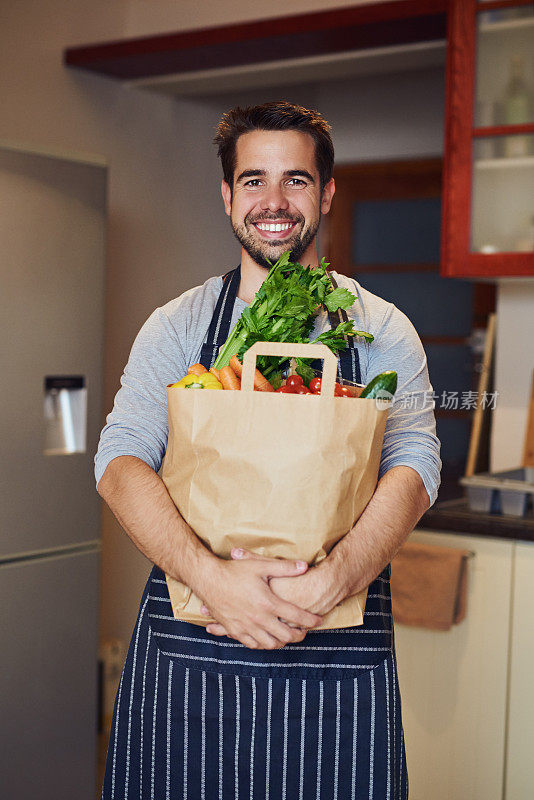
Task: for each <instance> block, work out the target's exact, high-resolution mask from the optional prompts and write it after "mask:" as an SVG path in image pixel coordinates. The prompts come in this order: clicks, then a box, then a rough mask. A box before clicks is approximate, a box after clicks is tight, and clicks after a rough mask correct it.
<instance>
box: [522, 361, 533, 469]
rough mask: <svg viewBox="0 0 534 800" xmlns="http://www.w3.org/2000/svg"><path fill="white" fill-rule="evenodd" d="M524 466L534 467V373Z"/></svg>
mask: <svg viewBox="0 0 534 800" xmlns="http://www.w3.org/2000/svg"><path fill="white" fill-rule="evenodd" d="M523 466H524V467H534V371H533V372H532V386H531V388H530V403H529V407H528V417H527V432H526V434H525V449H524V451H523Z"/></svg>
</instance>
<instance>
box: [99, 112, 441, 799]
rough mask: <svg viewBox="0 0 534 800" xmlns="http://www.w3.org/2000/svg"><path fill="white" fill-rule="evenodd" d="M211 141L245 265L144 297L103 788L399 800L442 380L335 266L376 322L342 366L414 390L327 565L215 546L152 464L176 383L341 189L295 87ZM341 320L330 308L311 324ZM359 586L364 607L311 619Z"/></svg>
mask: <svg viewBox="0 0 534 800" xmlns="http://www.w3.org/2000/svg"><path fill="white" fill-rule="evenodd" d="M215 142H216V144H217V146H218V151H219V156H220V158H221V163H222V167H223V181H222V185H221V191H222V197H223V201H224V208H225V211H226V213H227V214H228V216H229V217H230V220H231V224H232V229H233V231H234V234H235V236H236V237H237V239H238V241H239V242H240V244H241V261H240V265H239V266H238V267H237V268H236V269H233V270H231V271H230V272H227V273H226V274H225V275H224V276H218V277H214V278H210V279H209V280H208V281H206V283H205V284H203V286H199V287H196V288H195V289H191V290H189V291H188V292H186V293H185V294H183V295H182V296H181V297H179V298H177V299H176V300H171V301H170V302H169V303H167V305H165V306H163V307H162V308H159V309H156V311H155V312H154V313H153V314H152V315H151V317H150V318H149V319H148V321H147V322H146V323H145V325H144V326H143V328H142V329H141V331H140V333H139V335H138V336H137V338H136V341H135V343H134V345H133V347H132V351H131V354H130V358H129V361H128V364H127V365H126V368H125V371H124V375H123V377H122V381H121V383H122V386H121V389H120V391H119V392H118V394H117V396H116V398H115V405H114V408H113V411H112V413H111V414H110V415H109V417H108V419H107V425H106V427H105V428H104V430H103V431H102V435H101V440H100V445H99V449H98V453H97V455H96V458H95V467H96V469H95V472H96V478H97V484H98V491H99V493H100V494H101V496H102V497H103V498H104V499H105V500H106V502H107V503H108V505H109V506H110V508H111V509H112V511H113V512H114V514H115V515H116V517H117V519H118V520H119V522H120V523H121V525H122V526H123V528H124V529H125V531H126V532H127V534H128V535H129V536H130V538H131V539H132V541H133V542H134V543H135V544H136V546H137V547H138V548H139V549H140V550H141V552H143V553H144V554H145V555H146V556H147V557H148V558H149V559H150V560H151V561H152V562H153V564H154V568H153V570H152V572H151V574H150V577H149V579H148V582H147V585H146V587H145V591H144V593H143V596H142V599H141V607H140V612H139V617H138V621H137V624H136V627H135V630H134V634H133V636H132V641H131V644H130V649H129V652H128V656H127V659H126V663H125V666H124V670H123V674H122V678H121V682H120V686H119V691H118V694H117V699H116V704H115V713H114V718H113V726H112V734H111V738H110V745H109V749H108V759H107V764H106V777H105V781H104V787H103V792H102V797H103V798H112V797H117V798H119V797H120V798H121V800H122V798H141V797H152V798H154V797H158V798H159V797H162V798H163V797H166V798H175V800H197V799H198V798H201V800H205V799H206V798H207V799H208V800H211V798H219V799H220V800H221V798H222V800H230V798H232V800H235V798H238V797H243V798H244V797H246V798H253V797H256V798H267V797H269V798H270V800H281V799H282V798H287V800H289V799H290V798H291V800H296V798H300V799H301V800H302V799H303V798H311V797H313V798H315V800H326V798H333V797H339V798H351V800H363V798H365V800H372V798H377V800H386V798H387V799H388V800H404V798H406V797H407V796H408V781H407V773H406V763H405V757H404V742H403V732H402V723H401V713H400V696H399V690H398V681H397V673H396V662H395V651H394V640H393V624H392V617H391V600H390V590H389V577H390V567H389V562H390V560H391V558H392V557H393V555H394V554H395V552H396V551H397V550H398V548H399V547H400V545H401V544H402V543H403V541H404V540H405V539H406V537H407V535H408V534H409V532H410V531H411V530H412V528H413V526H414V525H415V523H416V522H417V520H418V519H419V517H420V516H421V515H422V513H423V512H424V511H425V509H426V508H428V505H429V503H432V502H434V500H435V498H436V494H437V488H438V484H439V467H440V461H439V442H438V440H437V439H436V436H435V423H434V418H433V412H432V409H431V408H430V406H429V405H428V404H427V405H426V406H424V404H423V402H422V399H423V398H425V397H427V396H428V393H429V392H431V391H432V388H431V386H430V383H429V380H428V372H427V368H426V358H425V354H424V352H423V349H422V347H421V343H420V341H419V338H418V336H417V334H416V332H415V330H414V329H413V326H412V325H411V324H410V322H409V321H408V320H407V318H406V317H405V316H404V315H403V314H402V313H401V312H400V311H399V310H398V309H396V308H395V307H394V306H393V305H391V304H390V303H387V302H385V301H384V300H381V299H380V298H379V297H376V296H374V295H372V294H371V293H370V292H367V291H366V290H365V289H364V288H363V287H361V286H359V284H357V283H356V282H355V281H354V280H352V279H350V278H347V277H345V276H342V275H339V274H338V273H336V272H333V273H332V279H333V281H334V282H337V283H338V284H339V285H341V286H346V287H347V288H349V289H350V290H351V291H352V292H353V293H354V294H356V295H357V297H358V299H357V301H356V303H355V304H354V306H353V307H352V308H351V309H349V310H348V312H347V313H348V317H349V319H352V320H353V321H354V323H355V327H356V328H357V329H360V330H361V329H363V330H368V331H370V332H371V333H372V334H373V335H374V337H375V340H374V341H373V342H372V343H371V344H367V343H365V342H362V343H360V342H355V341H352V340H350V341H348V342H347V345H348V346H347V350H346V351H345V352H344V353H343V355H342V357H341V358H340V371H341V373H342V375H343V377H344V378H347V379H350V380H353V381H356V382H364V383H366V382H367V381H368V380H369V379H370V378H372V377H373V376H374V375H376V374H377V373H379V372H382V371H384V370H386V369H395V370H396V371H397V372H398V375H399V393H409V394H410V395H411V397H412V402H411V403H410V404H403V403H402V402H400V401H396V402H395V403H393V406H392V408H391V411H390V414H389V417H388V422H387V426H386V432H385V437H384V446H383V451H382V458H381V465H380V474H379V482H378V485H377V488H376V491H375V493H374V495H373V497H372V499H371V501H370V502H369V504H368V506H367V508H366V509H365V511H364V513H363V514H362V516H361V517H360V519H359V520H358V521H357V522H356V524H355V525H354V527H353V528H352V530H350V531H348V532H347V534H346V536H345V537H344V538H343V539H342V540H341V541H340V542H339V543H338V544H337V545H336V547H334V548H333V549H332V550H331V552H330V553H329V555H328V556H327V558H325V559H324V560H323V561H322V562H321V563H320V564H318V565H317V566H313V567H309V565H307V564H306V563H303V562H300V561H297V562H294V561H286V560H284V559H269V558H263V557H261V556H259V555H257V554H254V553H250V552H248V551H246V550H244V549H236V550H234V551H233V552H232V559H231V560H224V559H220V558H218V557H217V556H216V555H214V554H213V553H212V552H211V551H209V550H207V549H206V548H205V547H204V545H203V544H202V542H201V541H200V540H199V539H198V537H197V536H196V535H195V532H194V531H193V530H192V529H191V528H190V527H189V526H188V525H187V524H186V523H185V521H184V520H183V518H182V517H181V516H180V514H179V512H178V510H177V509H176V507H175V506H174V504H173V502H172V500H171V498H170V497H169V495H168V493H167V490H166V488H165V485H164V484H163V482H162V481H161V479H160V478H159V477H158V475H157V472H158V470H159V468H160V466H161V462H162V459H163V456H164V453H165V449H166V444H167V436H168V427H167V408H166V391H165V387H166V385H167V384H169V383H172V382H174V381H175V380H176V379H177V378H179V377H180V376H182V375H183V374H185V372H186V370H187V367H188V366H189V365H190V364H193V363H195V362H198V361H201V362H202V363H203V364H204V365H205V366H206V368H209V367H210V366H211V364H212V363H213V361H214V360H215V357H216V355H217V352H218V349H219V347H220V346H221V345H222V344H223V343H224V341H225V340H226V338H227V335H228V332H229V330H230V327H231V326H232V325H233V323H235V321H236V320H237V319H238V318H239V316H240V314H241V312H242V311H243V309H244V308H246V306H247V303H250V302H251V301H252V299H253V297H254V295H255V293H256V291H257V290H258V289H259V287H260V286H261V284H262V282H263V280H264V279H265V277H266V274H267V270H268V268H269V266H270V263H269V262H271V261H273V262H274V261H275V260H276V259H277V258H278V257H279V256H280V255H281V254H282V253H283V252H285V251H287V250H290V251H291V254H292V257H293V259H296V260H299V261H300V262H301V263H304V264H305V265H308V264H310V265H311V266H312V267H313V266H317V263H318V258H317V248H316V235H317V231H318V229H319V225H320V220H321V217H322V215H323V214H326V213H328V211H329V209H330V205H331V202H332V198H333V196H334V191H335V185H334V180H333V178H332V170H333V161H334V151H333V146H332V140H331V138H330V133H329V126H328V124H327V123H326V121H325V120H324V119H323V118H322V117H321V115H320V114H318V113H317V112H316V111H310V110H309V109H305V108H301V107H299V106H294V105H292V104H290V103H287V102H277V103H266V104H264V105H261V106H254V107H252V108H246V109H241V108H236V109H232V110H231V111H229V112H228V113H227V114H225V115H224V116H223V118H222V120H221V122H220V124H219V126H218V131H217V136H216V139H215ZM338 321H339V320H338V319H337V317H335V315H332V318H329V316H328V315H327V314H326V312H324V313H321V314H319V315H318V317H317V320H316V326H315V335H317V334H318V333H320V332H321V331H322V330H325V329H327V328H329V327H331V326H332V325H333V324H337V322H338ZM273 534H276V531H273ZM165 573H167V574H169V575H171V576H173V577H175V578H177V579H178V580H180V581H182V582H183V583H185V584H186V585H187V586H190V587H191V589H192V590H193V592H194V593H195V594H196V595H197V596H198V597H201V598H202V600H203V602H204V604H205V612H206V613H207V614H208V613H211V615H212V617H214V618H215V620H216V622H215V623H211V624H209V625H208V626H207V627H206V628H204V627H203V626H198V625H192V624H190V623H186V622H181V621H179V620H176V619H174V617H173V613H172V607H171V604H170V600H169V593H168V590H167V585H166V581H165ZM365 587H369V591H368V596H367V605H366V610H365V616H364V623H363V625H362V626H359V627H353V628H344V629H336V630H314V629H315V628H316V626H317V625H318V624H319V623H320V621H321V619H322V616H323V615H324V614H326V613H327V612H328V611H330V610H331V609H332V608H333V607H334V606H335V605H336V604H337V603H339V602H340V601H341V600H343V599H344V598H345V597H347V596H350V595H352V594H354V593H356V592H358V591H360V590H361V589H363V588H365Z"/></svg>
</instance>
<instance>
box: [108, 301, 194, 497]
mask: <svg viewBox="0 0 534 800" xmlns="http://www.w3.org/2000/svg"><path fill="white" fill-rule="evenodd" d="M186 371H187V366H186V358H185V355H184V351H183V348H182V346H181V344H180V340H179V338H178V336H177V334H176V331H175V330H174V328H173V326H172V325H171V323H170V321H169V319H168V317H167V315H166V314H165V312H164V310H163V309H161V308H158V309H156V311H154V313H153V314H152V315H151V316H150V317H149V318H148V320H147V321H146V322H145V324H144V325H143V327H142V328H141V330H140V331H139V333H138V335H137V337H136V339H135V341H134V344H133V346H132V350H131V353H130V357H129V359H128V363H127V365H126V367H125V369H124V373H123V375H122V378H121V388H120V389H119V391H118V392H117V394H116V396H115V402H114V405H113V410H112V411H111V413H110V414H109V415H108V417H107V420H106V425H105V427H104V428H103V430H102V433H101V434H100V442H99V445H98V450H97V453H96V456H95V478H96V483H97V485H98V482H99V481H100V479H101V477H102V475H103V474H104V472H105V470H106V467H107V465H108V464H109V463H110V461H112V460H113V459H114V458H117V456H136V457H137V458H140V459H141V460H142V461H144V462H145V463H146V464H148V466H149V467H152V469H153V470H154V471H155V472H158V470H159V468H160V467H161V462H162V460H163V456H164V454H165V450H166V448H167V438H168V433H169V429H168V419H167V385H168V384H169V383H174V382H175V381H177V380H179V379H180V378H181V377H183V376H184V375H185V373H186Z"/></svg>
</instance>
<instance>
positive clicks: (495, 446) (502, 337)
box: [491, 279, 534, 470]
mask: <svg viewBox="0 0 534 800" xmlns="http://www.w3.org/2000/svg"><path fill="white" fill-rule="evenodd" d="M533 370H534V281H533V280H523V281H520V280H510V279H508V280H503V281H501V282H500V283H499V286H498V291H497V337H496V361H495V386H496V390H497V391H498V392H499V394H498V397H497V402H496V409H495V413H494V415H493V430H492V442H491V468H492V470H503V469H513V468H514V467H518V466H520V464H521V461H522V458H523V447H524V441H525V433H526V425H527V411H528V405H529V400H530V390H531V385H532V378H533V375H532V372H533Z"/></svg>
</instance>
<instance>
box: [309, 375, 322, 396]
mask: <svg viewBox="0 0 534 800" xmlns="http://www.w3.org/2000/svg"><path fill="white" fill-rule="evenodd" d="M310 392H313V394H320V393H321V379H320V378H312V380H311V381H310Z"/></svg>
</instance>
